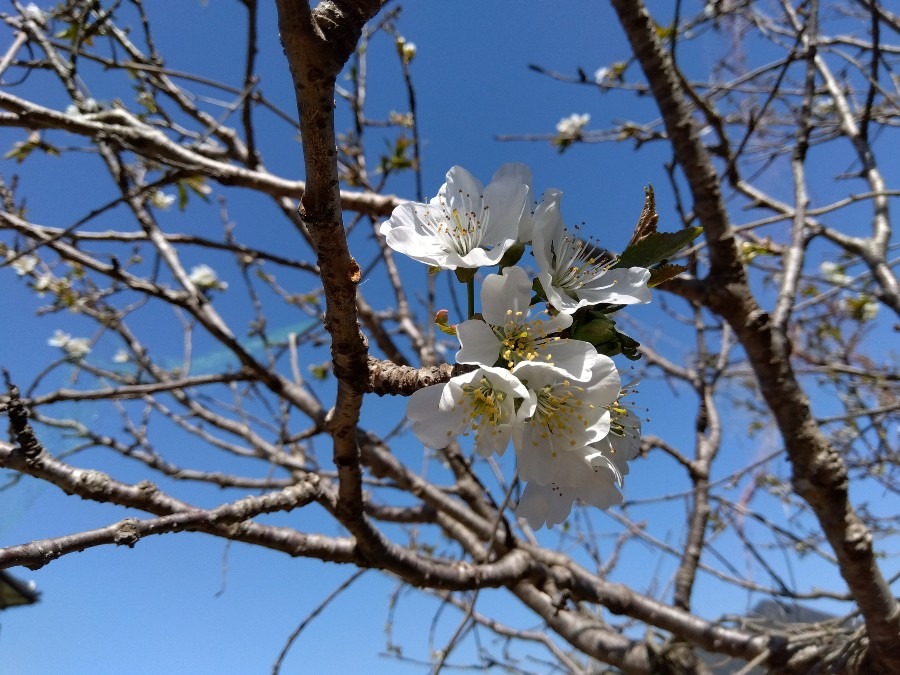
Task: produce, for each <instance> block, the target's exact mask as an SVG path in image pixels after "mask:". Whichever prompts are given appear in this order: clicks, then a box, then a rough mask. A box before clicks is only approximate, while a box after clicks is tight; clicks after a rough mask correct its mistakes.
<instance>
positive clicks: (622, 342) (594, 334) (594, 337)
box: [571, 311, 641, 361]
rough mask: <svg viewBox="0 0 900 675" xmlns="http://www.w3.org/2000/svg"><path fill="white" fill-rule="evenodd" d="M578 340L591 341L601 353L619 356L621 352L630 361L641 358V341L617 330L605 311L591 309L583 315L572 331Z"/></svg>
mask: <svg viewBox="0 0 900 675" xmlns="http://www.w3.org/2000/svg"><path fill="white" fill-rule="evenodd" d="M571 334H572V337H573V338H574V339H576V340H583V341H584V342H589V343H590V344H592V345H593V346H594V348H595V349H596V350H597V352H598V353H600V354H605V355H606V356H617V355H619V354H621V355H622V356H624V357H625V358H626V359H628V360H630V361H637V360H638V359H640V358H641V353H640V351H638V350H639V348H640V346H641V343H640V342H638V341H637V340H635V339H634V338H632V337H629V336H628V335H625V333H620V332H619V331H618V330H616V322H615V321H613V320H612V319H610V318H609V317H608V316H607V315H606V314H604V313H603V312H595V311H590V312H588V313H587V314H585V315H583V316H582V318H581V320H579V321H578V324H577V325H576V327H574V330H572V332H571Z"/></svg>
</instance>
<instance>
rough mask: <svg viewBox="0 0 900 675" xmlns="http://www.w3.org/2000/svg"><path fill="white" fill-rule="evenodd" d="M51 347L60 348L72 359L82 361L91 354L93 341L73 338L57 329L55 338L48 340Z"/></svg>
mask: <svg viewBox="0 0 900 675" xmlns="http://www.w3.org/2000/svg"><path fill="white" fill-rule="evenodd" d="M47 344H48V345H50V346H51V347H59V348H60V349H62V350H63V351H64V352H65V353H66V356H68V357H69V358H71V359H75V360H78V359H82V358H84V357H85V356H87V355H88V354H90V353H91V341H90V340H89V339H88V338H73V337H72V336H71V335H69V334H68V333H64V332H63V331H61V330H59V329H57V330H56V331H54V333H53V337H52V338H50V339H49V340H47Z"/></svg>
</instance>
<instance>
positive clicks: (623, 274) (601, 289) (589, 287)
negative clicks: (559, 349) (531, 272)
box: [532, 190, 650, 314]
mask: <svg viewBox="0 0 900 675" xmlns="http://www.w3.org/2000/svg"><path fill="white" fill-rule="evenodd" d="M561 198H562V192H560V191H558V190H548V191H547V192H545V193H544V201H543V202H542V203H541V204H540V206H538V208H537V210H536V211H535V212H534V238H533V240H532V247H533V251H534V259H535V261H536V262H537V264H538V266H539V267H540V269H541V273H540V274H539V275H538V280H539V281H540V283H541V287H542V288H543V289H544V293H545V294H546V296H547V300H548V301H549V302H550V304H552V305H553V306H554V307H556V308H557V309H558V310H559V311H561V312H565V313H566V314H571V313H573V312H575V311H576V310H577V309H578V308H580V307H584V306H585V305H595V304H598V303H609V304H614V305H631V304H635V303H645V302H650V289H649V288H648V286H647V282H648V281H649V280H650V271H649V270H647V269H645V268H643V267H622V268H617V269H612V268H611V267H610V265H611V263H610V261H605V260H602V259H598V258H597V254H596V252H595V249H594V247H593V246H592V245H591V244H590V243H588V242H585V241H582V240H581V239H579V238H578V237H576V236H575V235H573V234H572V233H570V232H569V231H568V230H567V229H566V226H565V225H564V224H563V221H562V215H561V213H560V204H559V203H560V200H561Z"/></svg>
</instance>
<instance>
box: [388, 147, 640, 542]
mask: <svg viewBox="0 0 900 675" xmlns="http://www.w3.org/2000/svg"><path fill="white" fill-rule="evenodd" d="M532 195H533V187H532V174H531V170H530V169H529V168H528V167H527V166H525V165H522V164H506V165H504V166H502V167H501V168H500V169H499V170H498V171H497V173H496V174H495V175H494V177H493V179H492V180H491V182H490V183H489V184H488V185H487V186H486V187H485V186H484V185H483V184H482V183H481V182H480V181H478V179H476V178H475V177H474V176H472V175H471V174H470V173H469V172H468V171H466V170H465V169H463V168H462V167H459V166H455V167H453V168H452V169H450V171H449V172H447V180H446V182H445V183H444V184H443V185H442V186H441V188H440V190H439V191H438V194H437V196H436V197H435V198H434V199H432V200H431V201H430V202H428V203H413V202H409V203H404V204H401V205H399V206H398V207H397V208H396V209H395V210H394V212H393V214H392V215H391V218H390V219H389V220H387V221H385V222H384V223H382V225H381V228H380V231H381V233H382V234H383V235H384V237H385V239H386V241H387V243H388V245H389V246H390V247H391V248H393V249H394V250H396V251H399V252H401V253H404V254H406V255H408V256H409V257H411V258H413V259H414V260H418V261H419V262H423V263H425V264H427V265H430V266H432V267H433V268H439V269H447V270H455V272H456V276H457V278H458V279H459V281H460V282H462V283H465V284H466V285H467V287H468V290H469V312H468V314H469V316H468V318H467V319H466V320H465V321H463V322H461V323H460V324H459V325H458V326H453V327H450V326H448V325H447V324H446V314H445V312H441V316H440V317H439V322H440V323H441V325H442V327H443V329H444V330H445V331H446V332H450V333H453V334H455V335H456V336H457V337H458V339H459V343H460V349H459V351H458V352H457V354H456V361H457V363H459V364H466V365H469V366H472V367H474V369H473V370H470V371H469V372H465V373H463V374H461V375H457V376H455V377H453V378H451V379H450V380H449V381H448V382H444V383H441V384H435V385H432V386H429V387H425V388H423V389H420V390H418V391H416V392H415V393H413V395H412V396H411V397H410V400H409V404H408V406H407V417H408V419H409V420H410V422H411V425H412V430H413V432H414V433H415V435H416V436H417V437H418V439H419V440H420V441H421V442H422V443H423V444H424V445H426V446H428V447H431V448H435V449H440V448H444V447H446V446H447V445H448V444H450V443H451V442H452V441H453V440H454V439H455V437H457V436H459V435H471V436H473V437H474V441H475V450H476V451H477V452H478V453H479V454H480V455H481V456H483V457H489V456H491V455H492V454H494V453H496V454H498V455H502V454H503V453H504V452H505V450H506V448H507V447H508V446H509V444H510V442H512V444H513V447H514V448H515V452H516V457H517V460H518V477H519V479H521V480H523V481H525V482H526V483H527V484H526V487H525V490H524V492H523V493H522V497H521V499H520V501H519V505H518V508H517V513H518V514H519V515H520V516H522V517H524V518H525V519H527V520H528V522H529V524H530V525H531V526H532V527H533V528H535V529H537V528H540V527H542V526H543V525H544V524H546V525H548V526H553V525H556V524H559V523H562V522H563V521H564V520H565V519H566V518H567V517H568V515H569V513H570V511H571V509H572V505H573V503H574V501H575V500H576V499H582V500H584V501H585V502H587V503H589V504H592V505H594V506H596V507H598V508H606V507H608V506H611V505H612V504H616V503H620V502H621V501H622V495H621V494H620V492H619V491H618V489H617V486H618V487H621V485H622V477H623V475H624V474H626V473H627V472H628V466H627V461H628V460H629V459H632V458H634V457H635V455H636V454H637V452H638V450H639V448H640V420H639V419H638V418H637V416H636V415H634V414H633V413H631V412H629V411H628V410H627V409H626V408H624V407H623V406H622V403H621V398H622V396H623V394H624V390H623V389H622V383H621V378H620V376H619V371H618V369H617V368H616V366H615V364H614V363H613V361H612V359H611V358H610V356H612V355H614V354H617V353H620V352H621V351H622V350H621V347H620V345H621V341H618V342H617V341H610V340H593V341H589V340H587V339H578V338H577V337H575V336H590V335H598V334H599V333H598V332H597V331H595V330H591V328H594V329H596V328H597V323H598V322H600V323H602V324H604V325H607V326H608V325H609V324H613V323H614V322H612V320H611V319H608V318H607V317H608V315H609V314H612V313H613V312H615V311H617V310H619V309H621V308H622V307H623V306H626V305H631V304H636V303H646V302H649V301H650V289H649V285H648V283H649V282H650V278H651V272H650V270H649V269H647V267H644V266H641V265H638V264H634V265H631V264H623V262H622V259H621V258H619V257H616V256H612V255H609V254H605V253H604V252H603V251H602V250H601V249H599V248H598V247H597V246H595V245H593V244H592V243H590V242H587V241H584V240H583V239H581V238H579V237H578V236H577V235H576V234H575V233H573V232H572V231H571V230H570V229H569V228H567V227H566V226H565V224H564V222H563V219H562V215H561V212H560V202H561V198H562V192H560V191H559V190H547V191H546V192H545V193H544V198H543V201H542V202H541V204H540V205H538V206H537V208H536V209H535V210H534V211H533V212H532V211H531V201H532ZM528 247H530V248H531V252H532V255H533V260H534V263H535V264H536V266H537V268H538V270H539V271H538V272H537V274H534V275H529V272H528V271H527V269H526V267H524V266H521V265H519V264H518V263H520V262H521V261H522V258H523V256H524V254H525V251H526V249H527V248H528ZM494 265H497V266H499V273H497V274H487V275H486V276H484V278H483V280H482V284H481V292H480V299H481V311H480V312H479V313H476V312H475V307H474V296H475V293H474V283H475V280H476V272H477V270H478V269H479V268H482V267H490V266H494ZM620 335H621V334H620ZM622 337H627V336H622ZM617 346H619V348H618V349H617V348H616V347H617Z"/></svg>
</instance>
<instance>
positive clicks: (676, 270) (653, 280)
mask: <svg viewBox="0 0 900 675" xmlns="http://www.w3.org/2000/svg"><path fill="white" fill-rule="evenodd" d="M686 271H687V267H685V266H684V265H660V266H659V267H656V268H654V269H652V270H651V271H650V281H648V282H647V286H649V287H650V288H653V287H654V286H659V285H660V284H664V283H665V282H667V281H669V280H670V279H674V278H675V277H677V276H678V275H679V274H681V273H682V272H686Z"/></svg>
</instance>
